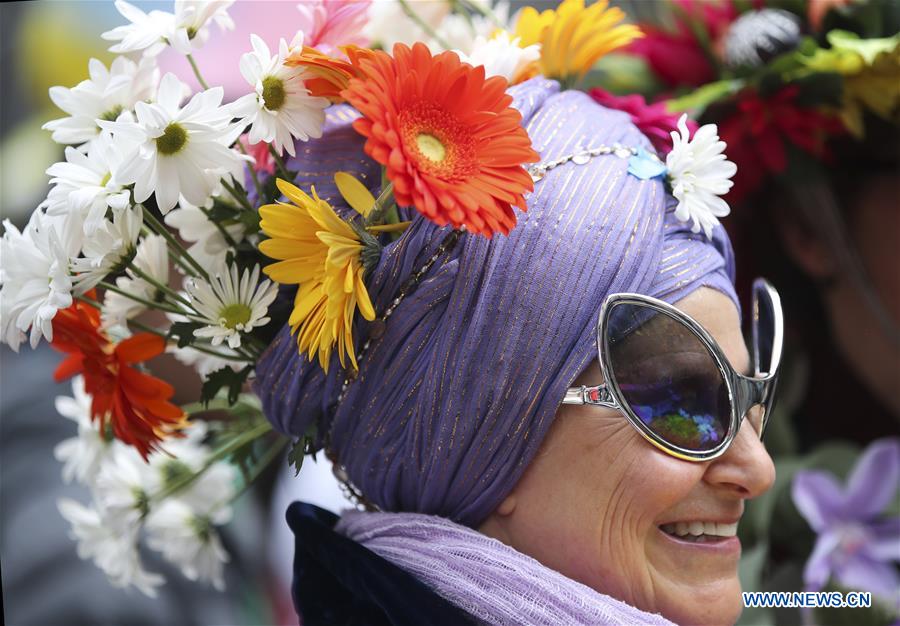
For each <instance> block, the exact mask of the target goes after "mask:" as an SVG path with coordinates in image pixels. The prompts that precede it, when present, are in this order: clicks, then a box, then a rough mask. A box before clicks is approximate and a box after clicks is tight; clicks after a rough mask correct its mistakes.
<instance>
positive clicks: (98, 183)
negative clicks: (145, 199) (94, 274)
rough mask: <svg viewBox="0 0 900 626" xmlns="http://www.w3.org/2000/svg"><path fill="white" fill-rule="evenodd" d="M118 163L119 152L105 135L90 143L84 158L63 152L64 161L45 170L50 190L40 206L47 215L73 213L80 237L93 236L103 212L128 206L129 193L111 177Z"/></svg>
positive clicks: (120, 156)
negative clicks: (81, 232)
mask: <svg viewBox="0 0 900 626" xmlns="http://www.w3.org/2000/svg"><path fill="white" fill-rule="evenodd" d="M121 162H122V151H121V150H120V149H119V146H118V145H117V144H116V142H114V141H113V138H112V135H111V134H109V133H108V132H106V131H104V132H102V133H100V135H99V136H98V137H97V138H96V139H95V140H94V141H92V142H91V144H90V147H89V148H88V153H87V155H85V154H84V153H82V152H80V151H78V150H76V149H75V148H71V147H70V148H66V161H65V162H64V163H55V164H53V165H51V166H50V168H49V169H48V170H47V174H48V175H49V176H52V177H53V178H51V179H50V184H51V185H53V189H51V190H50V193H49V194H48V195H47V199H46V200H45V201H44V202H43V204H42V205H41V206H42V207H46V208H47V215H65V214H66V213H69V212H74V213H75V215H76V216H77V218H78V219H79V220H80V221H82V222H83V223H84V233H85V234H86V235H93V234H94V231H95V230H97V227H98V226H99V225H100V224H101V223H102V221H103V218H104V216H105V215H106V209H107V208H111V209H113V210H115V211H121V210H123V209H124V208H125V207H126V206H128V200H129V192H128V190H127V189H125V188H124V187H123V186H122V185H121V184H120V183H119V181H118V180H117V179H116V176H115V173H116V170H117V169H118V166H119V164H120V163H121Z"/></svg>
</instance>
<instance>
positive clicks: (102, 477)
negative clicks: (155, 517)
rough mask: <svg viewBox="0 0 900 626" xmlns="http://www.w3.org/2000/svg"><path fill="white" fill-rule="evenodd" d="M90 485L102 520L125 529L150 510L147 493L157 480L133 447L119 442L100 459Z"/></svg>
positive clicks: (138, 522)
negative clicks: (120, 444) (94, 478)
mask: <svg viewBox="0 0 900 626" xmlns="http://www.w3.org/2000/svg"><path fill="white" fill-rule="evenodd" d="M91 487H92V488H91V493H92V494H93V496H94V502H95V504H96V505H97V509H98V510H99V511H100V513H101V514H102V515H103V518H104V521H105V523H106V524H107V525H109V526H110V527H111V528H113V529H115V530H120V531H122V532H125V531H127V530H129V529H135V528H137V527H138V526H139V525H140V522H141V520H142V519H143V518H145V517H146V516H147V514H148V513H149V512H150V508H151V507H150V496H151V495H152V494H153V493H155V491H156V489H157V488H158V481H157V475H156V472H155V471H153V469H152V468H151V467H150V466H149V465H148V464H147V463H146V462H144V459H142V458H141V456H140V454H138V452H137V450H135V449H134V448H133V447H131V446H125V445H123V446H120V447H117V448H115V449H114V450H113V451H112V453H111V454H109V455H108V456H107V457H106V458H105V459H103V461H102V462H101V464H100V470H99V471H98V472H97V478H96V480H95V481H94V483H93V485H92V486H91Z"/></svg>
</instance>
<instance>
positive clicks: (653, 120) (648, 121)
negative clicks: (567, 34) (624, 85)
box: [590, 87, 697, 154]
mask: <svg viewBox="0 0 900 626" xmlns="http://www.w3.org/2000/svg"><path fill="white" fill-rule="evenodd" d="M590 94H591V97H592V98H593V99H594V100H596V101H597V102H598V103H600V104H602V105H603V106H605V107H606V108H608V109H616V110H617V111H624V112H625V113H628V115H630V116H631V122H632V123H633V124H634V125H635V126H637V127H638V129H640V131H641V132H642V133H644V134H645V135H646V136H647V138H648V139H649V140H650V141H651V143H653V147H654V148H656V149H657V150H658V151H659V152H660V153H662V154H668V153H669V152H671V151H672V136H671V133H672V132H673V131H675V132H677V131H678V118H679V115H680V114H679V113H669V112H668V111H667V110H666V103H665V102H657V103H655V104H647V101H646V100H644V96H641V95H639V94H632V95H628V96H614V95H613V94H611V93H609V92H608V91H604V90H602V89H600V88H599V87H597V88H594V89H591V92H590ZM687 125H688V130H690V132H691V135H693V134H694V133H695V132H697V123H696V122H694V121H693V120H688V121H687Z"/></svg>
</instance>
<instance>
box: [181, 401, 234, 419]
mask: <svg viewBox="0 0 900 626" xmlns="http://www.w3.org/2000/svg"><path fill="white" fill-rule="evenodd" d="M230 408H231V405H230V404H228V401H227V400H222V399H220V398H213V399H211V400H210V401H209V402H207V403H206V404H204V403H203V402H191V403H190V404H184V405H182V406H181V410H182V411H184V412H185V413H186V414H187V415H189V416H194V415H199V414H200V413H209V412H210V411H227V410H228V409H230Z"/></svg>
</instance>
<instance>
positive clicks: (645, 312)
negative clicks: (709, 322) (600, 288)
mask: <svg viewBox="0 0 900 626" xmlns="http://www.w3.org/2000/svg"><path fill="white" fill-rule="evenodd" d="M607 324H608V331H607V333H606V337H607V340H606V346H605V349H606V350H607V351H608V352H607V354H608V357H609V364H610V365H611V367H612V372H611V374H610V375H611V376H612V377H613V378H614V384H615V385H616V386H618V388H619V391H620V392H621V396H622V398H623V399H624V401H625V403H626V404H627V405H628V407H627V408H629V409H631V412H632V413H634V415H636V416H637V417H638V418H639V419H640V420H641V422H642V423H643V424H644V426H645V427H646V429H647V430H649V431H650V432H652V433H653V434H654V435H656V436H657V437H658V438H660V439H662V440H663V441H665V442H666V443H668V444H671V445H673V446H676V447H678V448H682V449H684V450H689V451H693V452H708V451H711V450H713V449H715V448H717V447H718V446H719V445H721V444H722V442H723V441H724V439H725V436H726V434H727V433H728V428H729V426H730V424H731V403H730V401H729V398H728V387H727V385H726V384H725V379H724V378H723V375H722V372H721V371H720V370H719V367H718V365H717V363H716V360H715V358H714V357H713V355H712V353H711V352H710V351H709V349H708V348H707V347H706V345H705V344H704V343H703V342H702V341H701V340H700V337H699V336H698V335H697V334H695V333H694V332H693V331H692V330H691V329H690V328H688V327H687V326H685V325H684V324H682V323H681V322H679V321H678V320H676V319H675V318H673V317H671V316H669V315H667V314H665V313H663V312H660V311H657V310H655V309H653V308H651V307H648V306H646V305H641V304H632V303H617V304H615V305H613V308H612V310H611V311H610V313H609V318H608V320H607Z"/></svg>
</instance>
